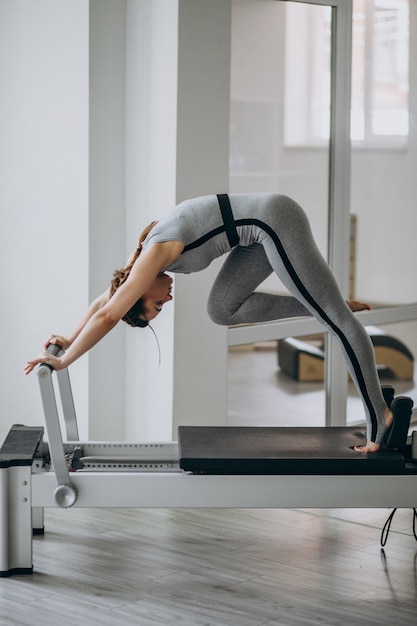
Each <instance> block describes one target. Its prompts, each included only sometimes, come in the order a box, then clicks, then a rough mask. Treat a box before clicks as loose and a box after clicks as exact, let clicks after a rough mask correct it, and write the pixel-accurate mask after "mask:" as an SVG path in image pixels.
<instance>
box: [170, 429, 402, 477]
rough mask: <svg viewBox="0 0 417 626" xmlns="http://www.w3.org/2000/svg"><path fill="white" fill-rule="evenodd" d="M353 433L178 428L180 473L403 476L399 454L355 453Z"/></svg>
mask: <svg viewBox="0 0 417 626" xmlns="http://www.w3.org/2000/svg"><path fill="white" fill-rule="evenodd" d="M365 443H366V436H365V432H364V431H362V430H361V429H358V428H357V427H356V428H355V427H331V428H329V427H326V428H324V427H323V428H320V427H318V428H317V427H314V428H313V427H312V428H308V427H307V428H300V427H296V428H291V427H216V426H209V427H205V426H180V427H179V429H178V445H179V463H180V467H181V469H183V470H185V471H189V472H194V473H207V474H402V473H408V472H407V470H406V460H405V458H404V456H403V454H402V453H401V452H399V451H398V450H381V451H380V452H378V453H377V454H364V453H362V452H356V451H355V450H354V446H357V445H358V446H360V445H363V444H365Z"/></svg>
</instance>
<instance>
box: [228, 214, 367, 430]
mask: <svg viewBox="0 0 417 626" xmlns="http://www.w3.org/2000/svg"><path fill="white" fill-rule="evenodd" d="M245 225H254V226H258V227H259V228H261V229H262V230H264V231H265V232H266V233H268V235H269V236H270V237H271V239H272V241H273V242H274V244H275V246H276V248H277V251H278V254H279V255H280V257H281V259H282V262H283V263H284V265H285V268H286V270H287V272H288V273H289V275H290V277H291V279H292V280H293V282H294V283H295V285H296V286H297V289H298V290H299V291H300V293H301V294H302V295H303V296H304V298H305V299H306V300H307V302H309V303H310V304H311V305H312V307H313V308H314V309H315V310H316V311H317V312H318V314H319V315H320V317H321V318H322V319H323V320H324V321H325V322H327V324H329V326H330V327H331V328H332V329H333V330H334V331H335V333H336V334H337V335H338V336H339V337H340V340H341V342H342V344H343V346H344V348H345V350H346V352H347V354H348V356H349V358H350V361H351V363H352V365H353V369H354V370H355V373H356V376H357V379H358V384H359V388H360V390H361V393H362V396H363V399H364V401H365V403H366V406H367V407H368V409H369V414H370V417H371V424H372V436H371V441H374V439H375V437H376V432H377V421H376V413H375V409H374V406H373V404H372V402H371V399H370V397H369V394H368V390H367V388H366V383H365V379H364V376H363V373H362V369H361V366H360V364H359V361H358V357H357V356H356V354H355V352H354V350H353V348H352V346H351V345H350V343H349V341H348V339H347V337H346V335H345V334H344V333H343V332H342V331H341V330H340V328H339V327H338V326H336V324H335V323H334V322H332V320H331V319H330V318H329V317H328V315H327V314H326V313H325V312H324V311H323V309H322V308H321V306H320V305H319V304H318V303H317V302H316V301H315V299H314V298H313V296H312V295H311V294H310V292H309V291H308V289H307V287H306V286H305V285H304V283H303V282H302V280H301V279H300V277H299V276H298V274H297V272H296V270H295V268H294V266H293V264H292V263H291V260H290V259H289V257H288V255H287V253H286V252H285V248H284V246H283V244H282V242H281V240H280V238H279V237H278V235H277V233H276V232H275V230H274V229H273V228H271V227H270V226H268V224H265V223H264V222H261V221H260V220H257V219H241V220H236V226H245Z"/></svg>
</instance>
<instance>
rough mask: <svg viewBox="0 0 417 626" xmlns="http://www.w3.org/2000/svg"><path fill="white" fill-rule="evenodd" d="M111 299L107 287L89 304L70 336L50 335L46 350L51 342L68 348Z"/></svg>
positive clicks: (45, 346)
mask: <svg viewBox="0 0 417 626" xmlns="http://www.w3.org/2000/svg"><path fill="white" fill-rule="evenodd" d="M109 299H110V289H106V291H105V292H104V293H102V294H101V295H100V296H98V298H96V299H95V300H94V301H93V302H92V303H91V304H90V306H89V308H88V310H87V312H86V313H85V315H84V317H83V318H82V319H81V321H80V323H79V324H78V326H77V327H76V328H75V330H74V332H73V333H72V334H71V335H70V336H69V337H63V336H62V335H50V337H49V338H48V339H47V340H46V342H45V345H44V349H45V350H46V349H47V348H48V346H49V344H50V343H53V344H57V345H59V346H61V348H63V350H68V348H69V347H70V345H71V344H72V343H73V342H74V341H75V339H76V338H77V337H78V335H79V334H80V332H81V331H82V329H83V328H84V326H85V325H86V324H87V322H88V321H89V320H90V319H91V318H92V317H93V315H94V313H96V312H97V311H99V310H100V309H101V308H102V307H103V306H104V305H105V304H106V303H107V302H108V301H109Z"/></svg>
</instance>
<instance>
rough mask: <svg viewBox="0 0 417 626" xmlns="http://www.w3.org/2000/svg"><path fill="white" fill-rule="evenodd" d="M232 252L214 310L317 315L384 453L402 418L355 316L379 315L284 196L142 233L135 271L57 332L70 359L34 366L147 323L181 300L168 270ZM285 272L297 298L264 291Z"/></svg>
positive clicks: (202, 207) (217, 203)
mask: <svg viewBox="0 0 417 626" xmlns="http://www.w3.org/2000/svg"><path fill="white" fill-rule="evenodd" d="M226 253H229V255H228V257H227V258H226V261H225V263H224V264H223V267H222V269H221V271H220V273H219V275H218V277H217V279H216V280H215V283H214V285H213V288H212V290H211V293H210V296H209V302H208V312H209V315H210V317H211V319H212V320H213V321H214V322H215V323H217V324H223V325H230V324H240V323H251V322H263V321H268V320H273V319H281V318H284V317H293V316H300V315H314V317H316V318H317V319H318V320H319V321H320V322H321V323H322V324H323V325H324V326H325V327H326V328H327V329H328V330H329V332H331V333H332V334H333V335H334V336H335V337H336V338H337V340H338V342H339V344H340V346H341V349H342V352H343V355H344V358H345V361H346V364H347V367H348V369H349V372H350V374H351V376H352V379H353V381H354V383H355V385H356V387H357V389H358V391H359V393H360V395H361V397H362V401H363V405H364V409H365V414H366V421H367V443H366V445H364V446H361V447H359V448H357V449H358V450H360V451H362V452H376V451H378V450H379V449H380V448H381V445H382V442H383V439H384V436H385V433H386V431H387V429H388V428H389V427H390V426H391V424H392V421H393V413H392V412H391V410H390V409H389V407H387V405H386V403H385V401H384V398H383V395H382V392H381V388H380V383H379V379H378V374H377V370H376V366H375V357H374V350H373V346H372V343H371V341H370V339H369V337H368V334H367V333H366V331H365V329H364V328H363V326H362V325H361V323H360V322H359V321H358V320H357V319H356V317H355V316H354V315H353V314H352V311H359V310H363V309H369V306H368V305H366V304H363V303H360V302H349V303H346V302H345V301H344V300H343V297H342V295H341V293H340V291H339V289H338V286H337V284H336V282H335V279H334V277H333V275H332V273H331V271H330V269H329V267H328V265H327V263H326V262H325V260H324V259H323V257H322V256H321V254H320V252H319V250H318V249H317V246H316V244H315V242H314V240H313V237H312V233H311V229H310V225H309V223H308V219H307V217H306V215H305V213H304V211H303V210H302V209H301V207H300V206H299V205H298V204H297V203H296V202H295V201H294V200H292V199H290V198H288V197H287V196H283V195H278V194H232V195H230V196H228V195H226V194H220V195H218V196H216V195H210V196H203V197H201V198H195V199H193V200H186V201H185V202H182V203H181V204H180V205H178V206H177V207H176V208H175V210H174V211H172V212H171V213H170V214H169V215H168V216H167V217H166V218H164V219H163V220H161V221H160V222H153V223H152V224H150V226H148V228H147V229H146V230H145V231H144V232H143V233H142V235H141V237H140V240H139V246H138V248H137V249H136V250H135V252H134V253H133V254H132V256H131V258H130V259H129V261H128V264H127V265H126V267H125V268H124V269H122V270H120V271H118V272H115V274H114V278H113V280H112V282H111V286H110V289H109V290H108V291H107V292H106V293H104V294H102V295H101V296H100V297H99V298H97V299H96V300H95V301H94V302H93V303H92V305H91V306H90V308H89V310H88V311H87V313H86V315H85V317H84V318H83V319H82V321H81V323H80V324H79V325H78V327H77V328H76V330H75V331H74V333H73V334H72V335H71V336H70V337H69V338H63V337H60V336H56V335H52V336H51V337H50V338H49V340H48V343H57V344H59V345H61V346H62V347H63V348H64V350H66V352H65V354H64V355H63V356H61V357H53V356H51V355H47V354H45V353H44V354H42V355H41V356H40V357H38V358H35V359H32V360H31V361H28V363H27V366H26V368H25V371H26V373H27V374H28V373H29V372H31V371H32V369H33V368H34V367H35V365H37V364H38V363H48V364H50V365H51V366H52V367H53V368H54V369H56V370H59V369H63V368H65V367H68V365H70V364H71V363H73V362H74V361H75V360H76V359H78V358H79V357H80V356H81V355H83V354H84V353H85V352H87V351H88V350H90V348H92V347H93V346H94V345H95V344H96V343H97V342H98V341H100V339H102V338H103V337H104V336H105V335H106V334H107V333H108V332H109V331H110V330H111V329H112V328H114V326H115V325H116V324H117V323H118V322H119V321H120V320H121V319H123V320H124V321H126V322H127V323H129V324H131V325H132V326H140V327H144V326H147V325H148V324H149V322H150V321H151V320H153V319H154V318H155V317H156V316H157V315H158V314H159V313H160V311H161V309H162V307H163V305H164V304H165V303H166V302H168V301H169V300H172V295H171V286H172V279H171V278H170V277H169V276H168V275H167V274H165V271H169V272H174V273H175V272H179V273H191V272H197V271H200V270H202V269H204V268H205V267H207V266H208V265H209V264H210V263H211V261H213V259H215V258H217V257H219V256H221V255H223V254H226ZM273 271H274V272H275V273H276V274H277V275H278V277H279V278H280V279H281V281H282V283H283V284H284V285H285V287H286V288H287V289H288V290H289V292H290V293H291V294H292V296H279V295H272V294H264V293H259V292H254V290H255V288H256V287H257V286H258V285H259V284H260V283H261V282H262V281H263V280H264V279H265V278H266V277H267V276H268V275H269V274H271V273H272V272H273Z"/></svg>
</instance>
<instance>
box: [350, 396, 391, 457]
mask: <svg viewBox="0 0 417 626" xmlns="http://www.w3.org/2000/svg"><path fill="white" fill-rule="evenodd" d="M393 420H394V415H393V412H392V411H391V410H390V409H389V408H388V407H386V408H385V410H384V421H385V426H386V430H388V429H389V428H391V426H392V422H393ZM380 449H381V444H380V443H374V442H373V441H367V442H366V444H365V445H364V446H355V451H356V452H378V450H380Z"/></svg>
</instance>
